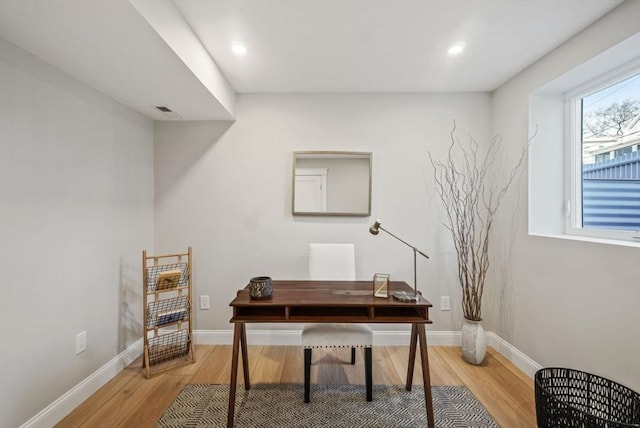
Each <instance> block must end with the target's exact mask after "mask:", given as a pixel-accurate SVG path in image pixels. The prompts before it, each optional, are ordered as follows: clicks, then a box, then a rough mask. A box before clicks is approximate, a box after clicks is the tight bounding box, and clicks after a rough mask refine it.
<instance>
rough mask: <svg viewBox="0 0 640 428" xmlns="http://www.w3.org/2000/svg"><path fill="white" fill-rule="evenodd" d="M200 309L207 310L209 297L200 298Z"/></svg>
mask: <svg viewBox="0 0 640 428" xmlns="http://www.w3.org/2000/svg"><path fill="white" fill-rule="evenodd" d="M200 309H204V310H207V309H209V296H200Z"/></svg>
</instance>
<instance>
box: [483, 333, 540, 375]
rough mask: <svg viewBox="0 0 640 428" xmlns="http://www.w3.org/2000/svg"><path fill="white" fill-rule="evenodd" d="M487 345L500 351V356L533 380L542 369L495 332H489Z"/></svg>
mask: <svg viewBox="0 0 640 428" xmlns="http://www.w3.org/2000/svg"><path fill="white" fill-rule="evenodd" d="M486 335H487V339H488V340H487V344H488V345H489V346H491V347H492V348H493V349H495V350H496V351H498V353H499V354H500V355H502V356H503V357H505V358H506V359H507V360H509V361H510V362H511V363H512V364H513V365H514V366H516V367H517V368H519V369H520V370H522V371H523V372H524V373H525V374H526V375H527V376H529V377H530V378H532V379H533V376H534V375H535V373H536V372H537V371H538V370H540V369H541V368H542V366H541V365H540V364H538V363H536V362H535V361H533V360H532V359H531V358H529V357H528V356H527V355H525V354H524V353H523V352H522V351H520V350H519V349H518V348H516V347H515V346H513V345H512V344H510V343H509V342H507V341H506V340H504V339H503V338H501V337H500V336H498V335H497V334H495V333H493V332H490V331H489V332H487V333H486Z"/></svg>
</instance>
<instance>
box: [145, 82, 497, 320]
mask: <svg viewBox="0 0 640 428" xmlns="http://www.w3.org/2000/svg"><path fill="white" fill-rule="evenodd" d="M236 118H237V119H236V122H235V123H233V124H232V123H229V122H225V123H220V122H219V123H212V122H209V123H205V122H191V123H178V122H157V123H156V124H155V172H156V181H155V186H156V188H155V189H156V199H155V244H156V249H157V250H158V251H177V250H180V249H182V248H184V247H186V246H187V245H192V246H193V252H194V287H195V292H196V294H197V295H201V294H207V295H210V296H211V302H212V305H211V306H212V307H211V310H209V311H201V310H199V309H196V314H195V315H196V322H195V328H196V329H214V330H218V329H223V330H229V329H230V324H229V319H230V317H231V310H230V308H229V306H228V304H229V302H230V301H231V300H232V298H233V297H234V296H235V293H236V291H237V290H238V289H240V288H242V287H244V286H245V285H246V284H247V282H248V280H249V278H250V277H252V276H256V275H269V276H272V277H273V278H276V279H300V278H302V279H304V278H307V259H306V254H307V244H308V243H309V242H353V243H355V244H356V262H357V278H358V279H363V280H370V279H372V278H373V274H374V273H376V272H383V273H389V274H391V278H392V279H395V280H406V281H407V282H409V283H412V282H413V253H412V251H411V250H410V249H409V248H408V247H405V246H404V245H403V244H402V243H400V242H398V241H396V240H394V239H393V238H392V237H390V236H388V235H385V234H384V233H381V234H380V235H378V236H373V235H371V234H369V232H368V228H369V226H370V225H371V223H373V221H374V220H375V219H376V218H381V219H382V221H383V225H384V226H386V227H387V228H388V229H389V230H390V231H392V232H394V233H396V234H397V235H399V236H400V237H401V238H403V239H405V240H407V241H408V242H410V243H412V244H414V245H416V246H417V247H418V248H420V249H421V250H423V251H424V252H426V253H427V254H429V255H431V259H430V260H424V259H420V260H418V282H419V289H420V290H422V292H423V293H424V294H425V296H426V297H427V298H428V299H430V300H431V301H432V302H436V301H439V296H441V295H451V296H455V295H456V293H457V292H458V286H457V285H456V281H455V271H454V270H452V269H453V257H452V252H451V247H450V239H449V237H448V236H447V235H446V230H445V229H444V227H443V226H442V225H441V221H440V220H439V219H438V218H437V217H436V216H437V215H439V212H440V202H439V200H438V199H437V196H436V194H435V193H434V188H433V185H432V182H431V169H430V166H429V163H428V160H427V150H432V151H433V152H434V154H435V156H436V157H439V156H442V155H444V152H445V150H446V148H447V147H448V144H449V132H450V130H451V126H452V121H453V119H454V118H455V119H457V123H458V129H459V133H460V136H463V135H464V134H465V133H468V132H469V133H472V134H473V135H474V136H475V137H476V138H477V139H478V140H480V141H486V140H487V138H488V136H489V127H490V105H489V96H488V94H431V95H426V94H423V95H416V94H406V95H400V94H398V95H382V94H342V95H339V94H322V95H240V96H239V97H238V99H237V104H236ZM296 150H348V151H366V152H368V151H370V152H372V153H373V192H372V216H371V217H356V218H350V217H333V218H325V217H293V216H292V215H291V206H290V204H291V181H292V180H291V174H292V152H293V151H296ZM454 298H455V297H454ZM452 301H455V300H452ZM453 306H454V308H455V309H456V311H455V312H440V311H438V310H435V309H434V310H433V316H432V318H433V319H434V321H435V322H434V325H433V326H432V329H433V330H451V329H452V322H451V318H452V317H453V318H454V319H455V323H458V317H459V310H458V305H455V304H454V305H453ZM458 325H459V324H458ZM261 327H262V328H264V327H265V326H261ZM273 327H274V328H292V326H283V325H276V326H273ZM386 327H388V326H386ZM386 327H385V326H378V328H386Z"/></svg>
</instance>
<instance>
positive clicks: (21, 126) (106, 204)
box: [0, 39, 153, 427]
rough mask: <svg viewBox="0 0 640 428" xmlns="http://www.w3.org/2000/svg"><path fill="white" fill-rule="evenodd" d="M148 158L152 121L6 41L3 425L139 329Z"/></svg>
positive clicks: (1, 169) (1, 220)
mask: <svg viewBox="0 0 640 428" xmlns="http://www.w3.org/2000/svg"><path fill="white" fill-rule="evenodd" d="M152 159H153V124H152V122H151V121H150V120H149V119H146V118H144V117H142V116H141V115H139V114H138V113H135V112H133V111H131V110H129V109H127V108H125V107H123V106H121V105H120V104H117V103H115V102H114V101H112V100H110V99H109V98H107V97H105V96H104V95H103V94H101V93H99V92H97V91H95V90H93V89H91V88H90V87H88V86H86V85H85V84H83V83H81V82H79V81H77V80H75V79H73V78H71V77H69V76H68V75H66V74H64V73H62V72H61V71H60V70H58V69H55V68H53V67H51V66H50V65H48V64H46V63H44V62H42V61H41V60H39V59H36V58H35V57H33V56H31V55H30V54H28V53H26V52H25V51H23V50H21V49H20V48H18V47H16V46H15V45H12V44H10V43H8V42H6V41H4V40H1V39H0V249H1V253H0V272H2V284H1V285H0V290H1V291H0V293H1V296H2V310H1V311H0V314H1V315H0V317H1V320H2V322H1V324H2V333H1V337H2V344H1V346H0V361H1V362H0V394H1V395H0V426H1V427H16V426H19V425H20V424H22V423H23V422H25V421H26V420H28V419H29V418H31V417H32V416H33V415H35V414H37V413H38V412H39V411H40V410H42V409H43V408H45V407H46V406H48V405H49V404H51V403H52V402H53V401H54V400H56V399H57V398H58V397H60V396H61V395H62V394H63V393H65V392H66V391H68V390H69V389H70V388H72V387H73V386H74V385H76V384H78V383H79V382H80V381H82V380H83V379H85V378H86V377H87V376H88V375H89V374H91V373H92V372H94V371H95V370H96V369H98V368H99V367H101V366H102V365H103V364H105V363H106V362H107V361H109V360H111V359H112V358H113V357H115V356H116V355H117V354H118V353H119V352H121V351H123V350H124V349H125V348H126V347H128V346H129V345H131V344H132V343H134V342H135V341H136V340H137V339H139V338H140V337H141V335H142V333H141V328H140V325H141V321H140V319H141V305H142V303H141V279H140V277H141V250H142V249H143V248H149V249H151V248H152V246H153V236H152V229H153V222H152V217H153V211H152V210H153V204H152V198H153V187H152V186H153V171H152V167H153V163H152ZM81 331H87V334H88V350H87V351H86V352H84V353H82V354H80V355H78V356H76V355H74V354H75V336H76V334H77V333H79V332H81Z"/></svg>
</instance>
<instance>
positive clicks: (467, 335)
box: [461, 318, 487, 364]
mask: <svg viewBox="0 0 640 428" xmlns="http://www.w3.org/2000/svg"><path fill="white" fill-rule="evenodd" d="M461 333H462V358H464V360H465V361H466V362H468V363H471V364H480V363H482V361H484V357H485V355H487V339H486V337H485V334H484V328H483V327H482V321H470V320H468V319H466V318H465V319H464V320H463V323H462V332H461Z"/></svg>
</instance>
